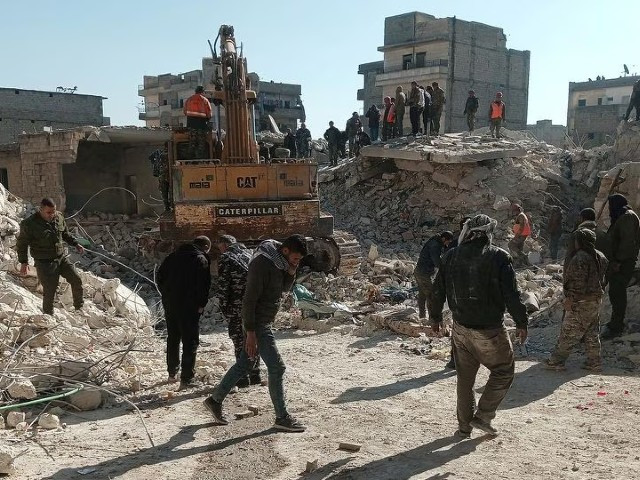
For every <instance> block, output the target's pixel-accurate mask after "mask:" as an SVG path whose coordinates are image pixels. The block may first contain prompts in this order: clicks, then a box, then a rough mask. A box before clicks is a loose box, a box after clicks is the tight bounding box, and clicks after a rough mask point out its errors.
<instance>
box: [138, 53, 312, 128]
mask: <svg viewBox="0 0 640 480" xmlns="http://www.w3.org/2000/svg"><path fill="white" fill-rule="evenodd" d="M215 68H216V65H215V64H214V63H213V59H211V58H203V59H202V69H201V70H192V71H190V72H185V73H181V74H178V75H172V74H170V73H165V74H163V75H145V76H144V80H143V84H142V85H139V86H138V95H140V96H141V97H143V100H142V104H141V105H140V107H139V110H140V113H139V119H140V120H144V121H145V123H146V125H147V127H160V126H163V127H164V126H181V125H182V126H184V125H186V121H187V120H186V117H185V115H184V113H183V112H182V107H183V106H184V102H185V100H186V99H187V98H189V97H190V96H191V95H193V92H194V90H195V88H196V87H197V86H198V85H203V86H204V87H205V90H208V91H211V90H213V89H214V86H213V82H214V79H215ZM249 79H250V80H251V88H252V89H253V90H255V92H256V97H257V101H256V104H255V113H256V131H261V130H270V129H271V128H270V127H271V121H270V119H269V116H271V117H272V118H273V120H274V122H275V124H276V125H277V126H278V128H279V129H280V130H281V131H284V130H285V129H287V128H291V129H292V130H294V131H295V129H296V128H298V125H299V124H300V122H304V121H305V111H304V105H303V104H302V100H301V98H300V95H301V94H302V87H301V86H300V85H297V84H292V83H281V82H274V81H270V82H265V81H262V80H260V77H259V76H258V74H256V73H249ZM221 114H222V115H223V116H224V109H222V111H221ZM212 121H213V122H214V124H215V122H217V119H216V118H213V119H212ZM221 123H222V124H224V120H223V121H222V122H221Z"/></svg>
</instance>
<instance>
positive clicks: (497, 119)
mask: <svg viewBox="0 0 640 480" xmlns="http://www.w3.org/2000/svg"><path fill="white" fill-rule="evenodd" d="M506 116H507V107H506V105H505V104H504V102H503V101H502V92H498V93H496V99H495V100H494V101H493V102H491V104H490V105H489V129H490V130H491V137H493V138H502V136H501V135H500V128H501V127H502V122H504V121H505V119H506Z"/></svg>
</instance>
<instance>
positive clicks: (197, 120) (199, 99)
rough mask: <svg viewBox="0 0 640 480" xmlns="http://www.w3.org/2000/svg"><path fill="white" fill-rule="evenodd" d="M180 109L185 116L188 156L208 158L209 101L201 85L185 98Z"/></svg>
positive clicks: (209, 131) (209, 132) (209, 130)
mask: <svg viewBox="0 0 640 480" xmlns="http://www.w3.org/2000/svg"><path fill="white" fill-rule="evenodd" d="M182 110H183V112H184V114H185V115H186V116H187V128H188V129H189V156H190V158H191V159H196V158H209V156H210V155H209V144H208V143H207V136H210V135H211V127H210V125H209V120H210V119H211V103H210V102H209V100H208V99H207V97H205V96H204V87H203V86H202V85H198V86H197V87H196V91H195V93H194V94H193V95H191V96H190V97H189V98H187V99H186V100H185V102H184V107H183V109H182Z"/></svg>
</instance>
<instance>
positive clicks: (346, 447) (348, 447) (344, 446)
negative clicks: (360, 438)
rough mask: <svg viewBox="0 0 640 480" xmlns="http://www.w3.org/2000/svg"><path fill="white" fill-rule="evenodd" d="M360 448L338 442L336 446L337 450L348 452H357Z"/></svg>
mask: <svg viewBox="0 0 640 480" xmlns="http://www.w3.org/2000/svg"><path fill="white" fill-rule="evenodd" d="M361 448H362V445H359V444H357V443H349V442H340V444H339V445H338V450H346V451H348V452H359V451H360V449H361Z"/></svg>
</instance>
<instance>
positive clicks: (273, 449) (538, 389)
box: [3, 327, 640, 480]
mask: <svg viewBox="0 0 640 480" xmlns="http://www.w3.org/2000/svg"><path fill="white" fill-rule="evenodd" d="M555 328H556V327H549V328H547V329H545V330H544V331H541V330H538V331H537V330H535V329H532V330H531V337H532V339H531V344H530V345H529V357H528V358H526V359H523V358H521V359H519V361H518V363H517V371H518V373H517V377H516V381H515V383H514V386H513V387H512V389H511V391H510V392H509V394H508V396H507V399H506V401H505V403H504V404H503V407H502V410H501V411H500V412H499V415H498V417H497V419H496V421H495V426H496V427H497V428H499V429H500V430H501V435H500V436H499V437H497V438H495V439H491V438H488V437H486V436H482V435H480V434H479V433H474V434H473V436H472V439H471V440H465V441H462V442H456V441H455V439H454V438H453V437H452V434H453V432H454V431H455V429H456V419H455V410H454V408H455V375H454V373H452V372H451V371H448V370H445V369H444V362H443V361H441V360H430V359H428V358H426V357H424V356H418V355H414V354H411V353H409V352H407V351H406V350H405V349H403V348H401V347H400V344H401V343H403V342H407V339H406V338H405V339H400V338H398V337H397V336H396V335H392V334H388V333H386V332H378V333H377V334H375V335H374V336H373V337H365V338H360V337H357V336H353V335H339V334H335V333H327V334H321V335H316V334H313V333H312V332H311V333H310V332H300V331H291V330H287V331H281V332H280V333H279V334H278V342H279V345H280V348H281V351H282V354H283V356H284V358H285V361H286V363H287V364H288V370H287V374H286V390H287V394H288V403H289V405H290V410H291V412H292V413H293V414H294V415H296V416H298V417H299V418H300V419H302V420H304V422H305V423H306V424H307V425H308V430H307V432H305V433H302V434H293V433H279V432H275V431H274V430H272V429H271V425H272V422H273V414H272V412H273V410H272V408H271V405H270V401H269V397H268V393H267V389H266V388H265V387H251V388H250V389H249V390H243V391H241V392H240V393H238V394H236V395H232V396H230V397H229V398H228V400H227V402H226V403H225V407H226V411H227V412H228V413H229V414H231V413H233V412H238V411H241V410H245V409H246V406H247V405H249V404H256V405H259V406H260V407H261V409H262V410H261V413H260V415H259V416H256V417H253V418H249V419H245V420H238V421H233V422H232V423H231V424H230V425H229V426H226V427H221V426H213V425H212V424H211V423H210V417H209V415H208V412H207V411H206V410H205V409H204V407H203V406H202V400H203V395H204V393H205V392H204V391H203V390H201V391H194V392H190V393H185V394H183V393H179V394H177V395H176V396H175V397H173V398H171V399H169V400H167V399H166V397H167V395H166V392H167V391H169V390H171V389H173V388H174V387H173V386H171V387H167V386H159V387H158V386H156V387H152V388H148V389H147V390H145V391H143V392H141V395H140V397H139V401H140V406H141V408H142V412H143V415H144V417H145V421H146V423H147V425H148V427H149V430H150V432H151V435H152V436H153V440H154V442H155V444H156V446H155V447H150V445H149V442H148V440H147V438H146V435H145V433H144V430H143V429H142V426H141V423H140V420H139V419H138V417H137V415H136V414H135V413H132V412H130V411H128V410H130V409H127V408H125V407H122V406H115V407H113V408H108V409H101V410H99V411H96V412H89V413H87V412H85V413H82V414H81V415H80V414H71V413H68V414H66V415H65V416H63V419H62V420H63V421H65V422H66V423H67V424H68V427H67V429H66V430H65V431H63V432H57V433H54V432H43V433H41V434H40V435H39V437H38V440H37V443H36V442H35V441H33V440H29V441H22V442H12V443H14V444H15V446H16V448H18V449H19V450H25V449H28V452H27V453H25V454H24V455H22V456H21V457H20V458H18V459H17V460H16V466H17V468H18V471H19V474H18V476H17V478H23V479H42V478H48V479H54V480H72V479H87V478H90V479H151V478H153V479H175V478H190V479H283V480H284V479H286V480H289V479H296V478H305V479H314V480H319V479H333V478H335V479H394V480H398V479H433V480H435V479H444V478H457V479H475V478H483V477H486V478H504V479H511V478H515V477H517V478H520V479H540V478H553V479H565V478H566V479H596V478H597V479H603V478H616V479H631V478H637V475H638V474H637V472H638V471H640V460H639V457H638V455H640V449H639V447H640V441H639V440H638V437H637V435H636V431H637V424H638V420H639V419H640V417H639V412H640V380H639V379H638V378H637V376H636V375H635V374H631V373H629V372H628V371H624V370H619V369H618V370H616V369H612V368H611V367H607V368H605V371H604V373H602V374H597V375H593V374H590V375H586V374H585V372H583V371H582V370H580V369H579V362H580V361H581V360H582V358H581V357H580V356H579V355H578V356H574V357H573V358H572V359H571V360H570V362H569V370H568V371H567V372H563V373H558V372H548V371H545V370H543V369H541V367H540V365H539V363H538V359H539V358H543V356H544V350H545V349H547V346H546V345H547V344H548V341H546V340H545V341H544V343H541V342H542V340H541V339H545V338H547V337H549V336H550V334H551V336H552V335H553V333H554V331H555ZM536 337H537V338H538V340H536ZM206 340H208V341H211V342H228V341H229V340H228V339H227V338H226V336H225V335H224V334H223V333H216V334H212V335H209V336H207V337H206ZM411 342H414V343H417V342H419V340H411ZM607 348H615V345H609V346H608V347H607ZM203 350H204V351H205V353H203V355H204V356H207V355H210V354H208V353H206V350H207V349H206V347H205V348H203ZM161 352H162V346H161V342H160V341H159V342H158V356H159V357H160V358H161V356H162V353H161ZM227 356H228V357H229V358H227V359H228V360H231V359H230V356H231V353H230V352H229V353H228V354H227ZM161 365H162V364H161V363H159V366H160V368H161ZM485 374H486V372H484V371H483V372H482V377H481V380H482V381H484V380H485V379H486V375H485ZM162 377H164V373H163V372H162V371H161V370H160V371H159V372H158V374H157V375H156V376H155V380H159V379H160V378H162ZM152 381H154V379H151V380H149V381H147V382H146V383H147V384H150V383H152ZM143 386H144V383H143ZM147 386H149V385H147ZM599 392H601V393H599ZM602 392H604V393H605V394H603V393H602ZM7 433H8V432H5V435H3V437H4V438H5V439H9V438H11V436H13V435H15V433H11V434H10V435H8V436H7ZM14 438H15V437H14ZM341 441H347V442H352V443H360V444H362V449H361V450H360V451H359V452H357V453H350V452H344V451H340V450H337V446H338V443H339V442H341ZM315 459H318V460H319V462H318V466H319V469H318V470H317V471H316V472H314V473H312V474H303V473H302V472H303V470H304V469H305V466H306V462H307V461H308V460H315ZM79 472H82V473H79Z"/></svg>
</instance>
